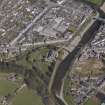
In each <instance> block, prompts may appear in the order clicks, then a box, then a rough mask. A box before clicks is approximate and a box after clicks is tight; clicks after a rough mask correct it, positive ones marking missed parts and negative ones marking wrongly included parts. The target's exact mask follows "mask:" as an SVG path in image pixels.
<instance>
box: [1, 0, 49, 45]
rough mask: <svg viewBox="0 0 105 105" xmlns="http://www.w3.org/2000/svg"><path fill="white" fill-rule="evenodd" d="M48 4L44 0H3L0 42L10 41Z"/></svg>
mask: <svg viewBox="0 0 105 105" xmlns="http://www.w3.org/2000/svg"><path fill="white" fill-rule="evenodd" d="M46 6H47V4H46V2H45V1H44V0H36V1H34V2H33V1H32V0H3V1H2V0H1V1H0V43H9V42H10V41H11V40H13V39H14V38H15V37H17V36H18V35H19V33H20V32H21V31H22V30H23V29H24V28H26V27H27V25H29V24H30V23H31V21H32V20H33V19H34V18H35V17H36V16H37V15H39V14H40V13H41V12H42V11H43V9H44V8H45V7H46Z"/></svg>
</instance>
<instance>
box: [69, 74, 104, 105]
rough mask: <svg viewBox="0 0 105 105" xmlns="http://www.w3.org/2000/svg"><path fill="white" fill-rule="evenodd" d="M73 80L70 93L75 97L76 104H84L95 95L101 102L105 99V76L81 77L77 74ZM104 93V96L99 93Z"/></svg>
mask: <svg viewBox="0 0 105 105" xmlns="http://www.w3.org/2000/svg"><path fill="white" fill-rule="evenodd" d="M71 81H72V82H73V83H72V85H71V89H70V94H71V95H72V96H73V98H74V102H75V103H76V105H81V104H84V103H85V102H86V101H87V100H88V99H90V98H91V97H95V98H97V99H98V100H99V102H100V103H101V104H103V103H104V102H105V101H104V100H105V76H104V75H100V76H97V77H89V76H87V77H80V76H78V75H75V76H73V77H72V78H71ZM99 93H100V94H102V95H103V97H104V98H102V97H101V96H99V95H98V94H99Z"/></svg>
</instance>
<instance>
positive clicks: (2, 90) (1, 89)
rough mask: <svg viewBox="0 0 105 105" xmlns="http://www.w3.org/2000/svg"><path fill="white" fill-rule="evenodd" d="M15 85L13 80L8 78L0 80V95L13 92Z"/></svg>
mask: <svg viewBox="0 0 105 105" xmlns="http://www.w3.org/2000/svg"><path fill="white" fill-rule="evenodd" d="M17 87H18V85H17V84H16V83H14V82H11V81H8V80H0V96H4V95H7V94H8V93H10V94H11V93H13V92H14V90H15V89H16V88H17Z"/></svg>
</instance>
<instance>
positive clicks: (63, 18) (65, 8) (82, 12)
mask: <svg viewBox="0 0 105 105" xmlns="http://www.w3.org/2000/svg"><path fill="white" fill-rule="evenodd" d="M78 5H79V6H78ZM92 12H93V9H92V8H90V7H89V6H88V5H86V4H83V3H81V2H77V1H74V0H70V1H69V0H68V1H67V2H66V3H64V4H62V5H56V6H53V7H52V8H50V9H49V11H48V12H47V13H46V14H45V15H44V16H43V18H41V19H40V20H39V21H38V22H36V23H35V25H34V27H32V29H30V30H29V31H28V33H27V36H30V33H31V35H33V37H38V36H39V37H40V38H42V39H43V40H44V39H47V40H57V39H68V38H69V37H70V36H71V35H73V33H74V32H76V30H77V29H78V28H79V27H80V26H81V25H82V24H83V23H84V22H85V21H86V18H88V17H89V16H90V15H91V14H92ZM35 34H36V35H35ZM33 37H32V38H33ZM38 39H39V38H38Z"/></svg>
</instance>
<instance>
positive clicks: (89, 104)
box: [84, 99, 100, 105]
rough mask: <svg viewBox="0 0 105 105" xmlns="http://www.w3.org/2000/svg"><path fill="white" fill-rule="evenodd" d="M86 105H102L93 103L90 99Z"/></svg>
mask: <svg viewBox="0 0 105 105" xmlns="http://www.w3.org/2000/svg"><path fill="white" fill-rule="evenodd" d="M84 105H100V104H98V102H96V101H93V100H92V99H89V100H88V101H87V102H86V103H85V104H84Z"/></svg>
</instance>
